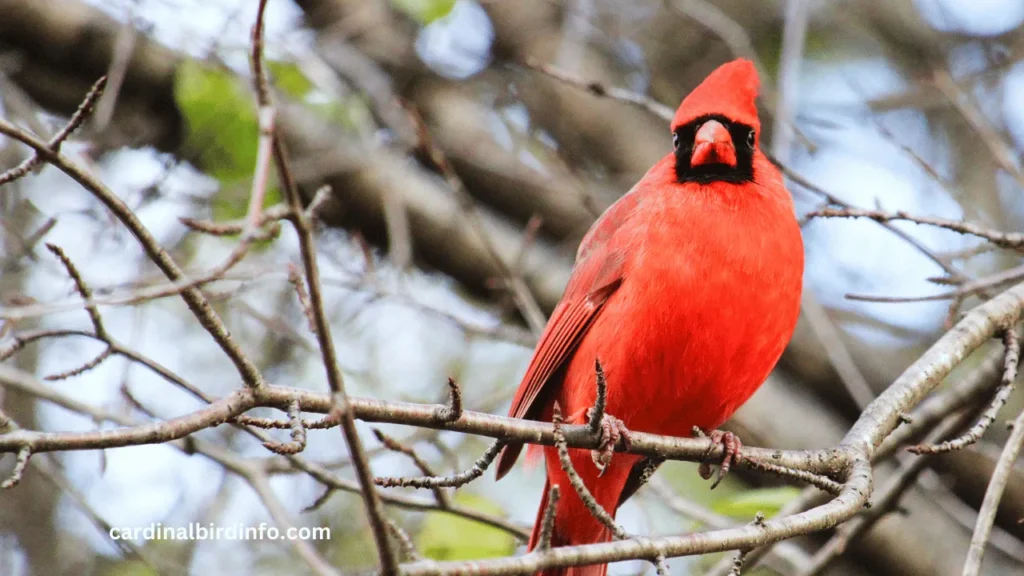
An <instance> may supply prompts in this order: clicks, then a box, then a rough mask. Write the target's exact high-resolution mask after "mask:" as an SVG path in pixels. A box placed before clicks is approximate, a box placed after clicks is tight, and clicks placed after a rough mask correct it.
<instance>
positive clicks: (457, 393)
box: [437, 376, 462, 423]
mask: <svg viewBox="0 0 1024 576" xmlns="http://www.w3.org/2000/svg"><path fill="white" fill-rule="evenodd" d="M461 417H462V391H461V390H459V385H458V383H456V382H455V379H454V378H452V377H451V376H449V377H448V405H447V406H445V407H444V408H438V410H437V419H438V420H440V421H441V422H446V423H447V422H455V421H456V420H458V419H459V418H461Z"/></svg>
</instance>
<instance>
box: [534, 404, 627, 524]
mask: <svg viewBox="0 0 1024 576" xmlns="http://www.w3.org/2000/svg"><path fill="white" fill-rule="evenodd" d="M551 423H552V424H553V425H554V427H555V447H556V448H557V449H558V462H559V463H560V464H561V466H562V471H563V472H565V474H566V476H568V477H569V483H570V484H572V487H573V489H574V490H576V494H577V495H578V496H579V497H580V500H581V501H582V502H583V505H584V506H586V508H587V510H589V511H590V513H591V514H592V515H593V516H594V518H596V519H597V521H598V522H600V523H601V524H604V526H605V527H606V528H608V530H609V531H610V532H611V533H612V536H614V537H615V538H617V539H619V540H626V539H628V538H629V534H628V533H626V531H625V530H623V529H622V527H621V526H619V525H618V524H616V523H615V518H613V517H612V515H611V514H609V513H608V512H607V511H606V510H605V509H604V508H603V507H602V506H601V504H600V503H599V502H598V501H597V499H596V498H594V495H593V494H591V493H590V490H588V489H587V485H586V484H584V483H583V478H580V475H579V473H578V472H576V468H575V467H573V465H572V459H571V458H569V447H568V445H566V442H565V436H564V435H563V434H562V410H561V408H560V407H559V406H558V402H555V406H554V413H553V415H552V419H551Z"/></svg>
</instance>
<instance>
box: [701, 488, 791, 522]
mask: <svg viewBox="0 0 1024 576" xmlns="http://www.w3.org/2000/svg"><path fill="white" fill-rule="evenodd" d="M799 495H800V490H799V489H797V488H794V487H792V486H783V487H780V488H759V489H756V490H745V491H743V492H740V493H738V494H736V495H734V496H731V497H729V498H723V499H722V500H719V501H717V502H715V503H714V505H713V506H712V508H713V509H714V510H715V512H718V513H719V514H725V515H726V516H733V517H739V518H752V517H753V516H754V515H755V514H757V513H758V512H763V513H764V515H765V516H767V517H769V518H770V517H772V516H774V515H775V514H777V513H778V512H779V510H780V509H781V508H782V507H783V506H785V505H786V504H788V503H789V502H791V501H792V500H793V499H795V498H796V497H797V496H799Z"/></svg>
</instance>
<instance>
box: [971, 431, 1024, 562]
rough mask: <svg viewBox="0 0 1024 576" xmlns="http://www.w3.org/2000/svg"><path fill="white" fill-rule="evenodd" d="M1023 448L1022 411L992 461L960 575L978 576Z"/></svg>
mask: <svg viewBox="0 0 1024 576" xmlns="http://www.w3.org/2000/svg"><path fill="white" fill-rule="evenodd" d="M1022 446H1024V412H1021V413H1020V415H1018V416H1017V419H1016V420H1014V421H1013V431H1012V432H1010V437H1009V438H1007V440H1006V445H1005V446H1003V452H1002V453H1001V454H1000V455H999V459H998V460H997V461H996V469H995V471H993V472H992V479H991V480H989V483H988V488H987V489H986V490H985V498H984V500H982V502H981V509H980V510H978V522H977V524H975V526H974V534H973V535H972V536H971V546H970V548H968V550H967V561H966V562H965V563H964V570H963V576H977V575H978V574H980V573H981V560H982V558H983V557H984V555H985V545H986V544H988V539H989V536H990V535H991V533H992V524H993V523H995V519H996V513H998V512H999V501H1000V500H1002V497H1003V491H1004V490H1006V484H1007V482H1009V480H1010V475H1011V474H1012V473H1013V466H1014V463H1015V462H1016V461H1017V458H1018V457H1019V456H1020V453H1021V447H1022Z"/></svg>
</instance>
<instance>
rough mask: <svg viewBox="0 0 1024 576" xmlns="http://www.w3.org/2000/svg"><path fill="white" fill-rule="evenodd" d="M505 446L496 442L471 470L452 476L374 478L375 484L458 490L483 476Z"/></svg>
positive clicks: (390, 486) (503, 443)
mask: <svg viewBox="0 0 1024 576" xmlns="http://www.w3.org/2000/svg"><path fill="white" fill-rule="evenodd" d="M504 446H505V442H504V441H502V440H495V441H494V442H493V443H492V444H491V446H490V447H489V448H488V449H487V451H486V452H484V454H483V456H481V457H479V458H477V460H476V462H474V463H473V465H472V466H471V467H469V469H467V470H465V471H463V472H459V473H458V474H453V475H451V476H421V477H418V478H394V477H383V478H374V479H373V483H374V484H376V485H377V486H381V487H383V488H395V487H402V488H430V489H434V488H458V487H459V486H464V485H466V484H469V483H470V482H472V481H473V480H476V479H477V478H479V477H481V476H483V475H484V472H486V471H487V468H488V467H489V466H490V465H491V463H492V462H494V459H495V458H497V457H498V454H499V453H500V452H501V449H502V448H503V447H504Z"/></svg>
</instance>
